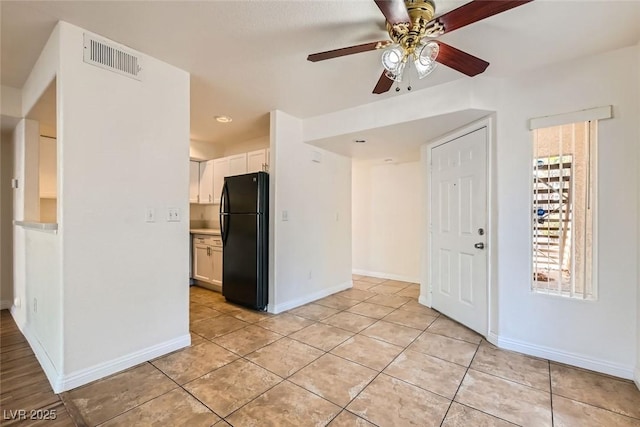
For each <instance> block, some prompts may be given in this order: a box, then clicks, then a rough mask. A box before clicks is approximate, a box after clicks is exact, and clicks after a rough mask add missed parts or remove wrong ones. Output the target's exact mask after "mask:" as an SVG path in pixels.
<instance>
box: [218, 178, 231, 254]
mask: <svg viewBox="0 0 640 427" xmlns="http://www.w3.org/2000/svg"><path fill="white" fill-rule="evenodd" d="M228 192H229V189H228V188H227V183H226V182H225V183H224V186H223V187H222V194H221V195H220V234H221V237H222V245H223V246H224V244H225V243H226V242H227V233H226V230H227V221H226V218H225V217H226V216H227V215H228V209H227V197H228Z"/></svg>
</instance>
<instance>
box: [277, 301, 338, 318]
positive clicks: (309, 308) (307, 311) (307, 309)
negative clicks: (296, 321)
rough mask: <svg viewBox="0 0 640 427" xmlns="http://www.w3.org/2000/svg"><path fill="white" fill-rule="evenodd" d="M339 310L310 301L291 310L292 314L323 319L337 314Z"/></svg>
mask: <svg viewBox="0 0 640 427" xmlns="http://www.w3.org/2000/svg"><path fill="white" fill-rule="evenodd" d="M337 312H338V310H336V309H335V308H331V307H325V306H324V305H319V304H314V303H310V304H307V305H303V306H302V307H298V308H294V309H293V310H290V311H289V313H290V314H295V315H296V316H300V317H304V318H305V319H309V320H316V321H317V320H322V319H326V318H327V317H329V316H333V315H334V314H336V313H337Z"/></svg>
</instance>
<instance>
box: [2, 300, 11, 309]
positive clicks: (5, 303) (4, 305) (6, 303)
mask: <svg viewBox="0 0 640 427" xmlns="http://www.w3.org/2000/svg"><path fill="white" fill-rule="evenodd" d="M11 305H12V304H11V300H4V299H3V300H2V301H0V310H9V309H10V308H11Z"/></svg>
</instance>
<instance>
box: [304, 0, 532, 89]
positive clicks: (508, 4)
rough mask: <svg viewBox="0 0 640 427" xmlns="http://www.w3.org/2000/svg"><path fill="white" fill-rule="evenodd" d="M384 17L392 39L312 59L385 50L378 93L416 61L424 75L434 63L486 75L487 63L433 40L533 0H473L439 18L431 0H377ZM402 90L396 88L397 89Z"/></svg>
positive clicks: (319, 54) (421, 76)
mask: <svg viewBox="0 0 640 427" xmlns="http://www.w3.org/2000/svg"><path fill="white" fill-rule="evenodd" d="M374 1H375V3H376V4H377V5H378V7H379V8H380V11H381V12H382V14H383V15H384V17H385V19H386V22H387V24H386V26H387V33H388V34H389V38H390V39H391V41H389V40H383V41H378V42H371V43H365V44H362V45H358V46H351V47H347V48H342V49H335V50H330V51H326V52H320V53H315V54H312V55H309V56H308V57H307V59H308V60H309V61H313V62H316V61H322V60H325V59H331V58H337V57H339V56H345V55H351V54H354V53H360V52H367V51H372V50H378V49H383V52H382V58H381V59H382V66H383V67H384V71H383V72H382V75H381V76H380V78H379V79H378V83H377V84H376V86H375V88H374V89H373V93H376V94H379V93H384V92H387V91H388V90H389V89H391V86H392V85H393V82H394V81H395V82H401V81H402V78H403V74H404V71H405V69H406V68H407V65H408V64H411V63H413V65H414V68H415V69H416V72H417V74H418V78H420V79H422V78H424V77H426V76H428V75H429V74H430V73H431V72H432V71H433V70H434V69H435V67H436V62H439V63H441V64H443V65H446V66H447V67H449V68H453V69H454V70H457V71H459V72H461V73H463V74H466V75H467V76H470V77H473V76H475V75H478V74H480V73H483V72H484V71H485V70H486V69H487V67H488V66H489V63H488V62H487V61H484V60H482V59H480V58H477V57H475V56H473V55H470V54H468V53H466V52H463V51H461V50H459V49H456V48H455V47H452V46H449V45H447V44H445V43H442V42H440V41H435V40H434V39H435V38H436V37H438V36H441V35H443V34H445V33H447V32H451V31H453V30H456V29H458V28H461V27H464V26H466V25H469V24H473V23H474V22H477V21H480V20H482V19H485V18H488V17H490V16H493V15H496V14H498V13H501V12H505V11H507V10H509V9H513V8H514V7H517V6H521V5H523V4H525V3H528V2H530V1H533V0H473V1H471V2H469V3H466V4H464V5H462V6H460V7H459V8H457V9H454V10H452V11H450V12H447V13H445V14H443V15H440V16H437V17H434V16H435V12H436V7H435V3H434V1H433V0H404V1H403V0H374ZM398 89H399V88H396V90H398Z"/></svg>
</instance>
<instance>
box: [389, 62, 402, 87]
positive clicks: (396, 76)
mask: <svg viewBox="0 0 640 427" xmlns="http://www.w3.org/2000/svg"><path fill="white" fill-rule="evenodd" d="M405 65H406V62H400V63H399V64H398V66H397V67H396V71H395V72H392V71H389V70H385V72H384V75H385V76H387V77H388V78H390V79H391V80H393V81H396V82H398V83H399V82H401V81H402V74H403V72H404V67H405Z"/></svg>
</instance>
